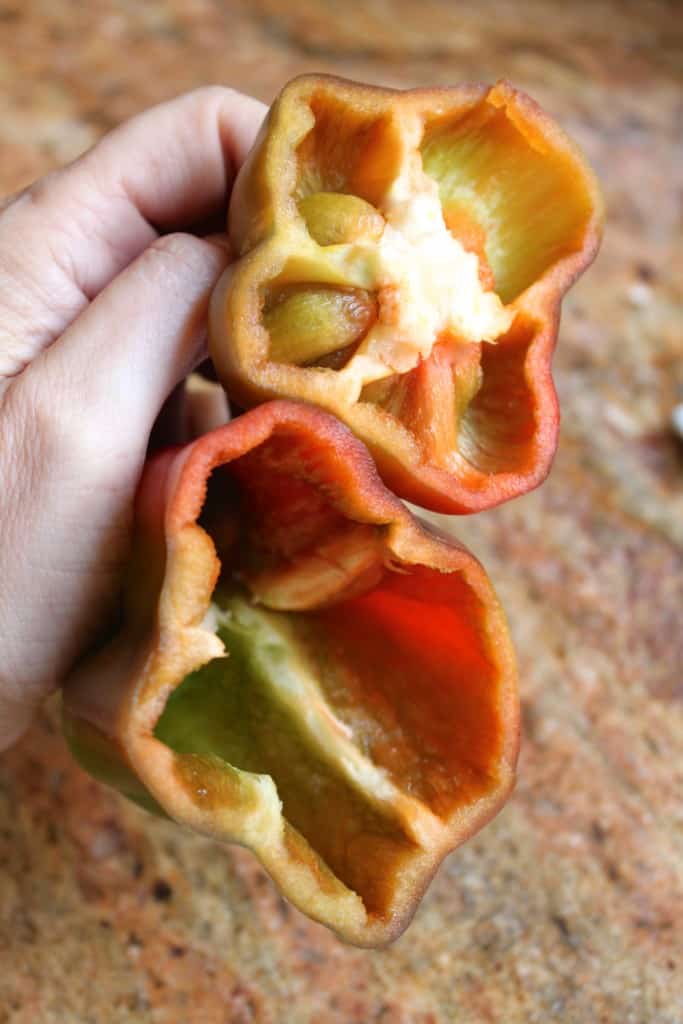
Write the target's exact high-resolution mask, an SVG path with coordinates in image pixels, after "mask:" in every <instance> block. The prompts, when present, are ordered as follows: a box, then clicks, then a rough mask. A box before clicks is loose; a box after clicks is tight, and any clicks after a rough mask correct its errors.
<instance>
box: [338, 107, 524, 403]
mask: <svg viewBox="0 0 683 1024" xmlns="http://www.w3.org/2000/svg"><path fill="white" fill-rule="evenodd" d="M412 134H413V136H414V137H411V138H409V139H407V140H406V142H407V144H406V149H405V154H404V159H403V164H402V167H401V170H400V173H399V174H398V175H397V176H396V178H395V180H394V182H393V184H392V185H391V188H390V189H389V190H388V192H387V193H386V195H385V196H384V198H383V200H382V202H381V203H380V204H379V209H380V212H381V213H382V215H383V217H384V219H385V221H386V226H385V228H384V231H383V233H382V236H381V237H380V239H379V241H377V242H369V241H362V240H361V241H358V242H356V243H351V244H349V245H340V246H335V247H334V249H336V250H337V253H336V258H335V257H334V256H333V260H334V262H335V263H337V262H339V263H342V262H343V265H344V266H345V267H346V268H347V269H348V268H350V267H352V266H354V265H355V266H356V267H357V266H358V264H359V263H360V264H362V263H365V265H366V268H367V270H366V273H367V277H368V281H367V284H366V285H365V286H366V287H368V286H370V287H372V288H373V289H375V290H376V291H377V294H378V299H379V317H378V320H377V322H376V323H375V324H374V325H373V326H372V327H371V328H370V330H369V331H368V333H367V334H366V335H365V337H364V339H363V341H362V342H361V344H360V345H359V347H358V349H357V350H356V352H355V354H354V356H353V358H352V359H351V360H350V361H349V362H348V364H347V365H346V366H345V367H344V369H343V370H341V371H340V372H339V377H340V378H341V379H342V380H343V381H344V382H345V385H346V386H345V387H344V388H343V391H344V394H345V396H346V397H347V398H348V400H349V401H357V400H358V398H359V396H360V392H361V390H362V389H363V387H364V386H365V385H366V384H369V383H371V382H372V381H376V380H382V379H383V378H386V377H389V376H391V375H393V374H396V373H399V374H404V373H408V372H409V371H410V370H412V369H414V368H415V367H416V366H417V365H418V364H419V363H420V361H421V360H423V359H426V358H427V357H428V356H429V355H430V353H431V351H432V349H433V347H434V345H435V344H436V342H437V341H438V340H439V338H441V337H443V336H444V335H450V336H452V337H454V338H456V339H457V341H458V342H460V343H462V342H465V343H468V342H472V343H479V342H482V341H486V342H492V341H495V339H496V338H498V337H499V336H500V335H502V334H504V333H505V332H506V331H507V330H508V329H509V327H510V325H511V323H512V320H513V318H514V314H513V312H512V311H511V310H509V309H506V308H505V306H504V305H503V303H502V302H501V300H500V299H499V297H498V296H497V295H496V293H495V292H493V291H486V290H485V289H484V288H483V286H482V284H481V281H480V279H479V259H478V257H477V254H476V253H474V252H468V251H467V250H466V249H465V248H464V247H463V245H462V244H461V243H460V242H459V241H458V240H457V239H456V238H454V237H453V236H452V235H451V233H450V232H449V230H448V228H447V227H446V223H445V221H444V217H443V211H442V208H441V202H440V199H439V192H438V186H437V183H436V182H435V181H434V180H433V179H432V178H430V177H429V176H428V175H427V174H425V172H424V171H423V169H422V159H421V156H420V152H419V149H418V145H419V135H420V128H419V126H417V125H416V126H415V131H414V133H412ZM328 252H329V250H328ZM330 255H331V253H330Z"/></svg>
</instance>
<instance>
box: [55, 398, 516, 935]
mask: <svg viewBox="0 0 683 1024" xmlns="http://www.w3.org/2000/svg"><path fill="white" fill-rule="evenodd" d="M63 714H64V727H65V734H66V736H67V738H68V740H69V743H70V745H71V748H72V750H73V752H74V754H75V755H76V756H77V758H78V759H79V760H80V761H81V762H82V764H83V765H84V766H85V767H86V768H87V769H88V770H89V771H90V772H91V773H92V774H94V775H95V776H96V777H98V778H100V779H101V780H103V781H104V782H106V783H108V784H110V785H113V786H115V787H116V788H117V789H119V790H120V791H121V792H123V793H124V794H125V795H127V796H128V797H130V798H131V799H133V800H135V801H137V802H138V803H139V804H141V805H142V806H144V807H146V808H147V809H149V810H156V811H158V812H160V813H163V814H166V815H168V816H169V817H170V818H173V819H175V820H176V821H178V822H181V823H182V824H185V825H189V826H190V827H192V828H194V829H196V830H197V831H199V832H201V833H205V834H206V835H210V836H213V837H216V838H217V839H219V840H224V841H231V842H236V843H241V844H243V845H245V846H247V847H250V848H251V849H252V850H253V851H254V853H255V854H256V855H257V856H258V858H259V859H260V861H261V862H262V864H263V865H264V866H265V867H266V869H267V870H268V871H269V872H270V874H271V875H272V876H273V878H274V879H275V881H276V882H277V883H278V884H279V886H280V887H281V889H282V891H283V892H284V894H285V895H286V896H287V897H288V898H289V899H290V900H291V901H292V902H293V903H294V904H296V905H297V906H298V907H300V908H301V909H302V910H303V911H304V912H305V913H307V914H309V915H310V916H311V917H313V918H316V919H317V920H319V921H322V922H323V923H324V924H326V925H328V926H329V927H330V928H332V929H334V930H335V931H336V932H338V934H339V935H340V936H342V937H343V938H344V939H346V940H347V941H349V942H353V943H356V944H358V945H364V946H375V945H378V944H381V943H384V942H387V941H389V940H391V939H393V938H395V937H396V936H397V935H398V934H399V933H400V932H401V931H402V929H403V928H404V927H405V926H406V924H407V923H408V921H409V920H410V918H411V916H412V914H413V913H414V911H415V908H416V905H417V903H418V901H419V899H420V896H421V895H422V893H423V891H424V889H425V887H426V886H427V884H428V882H429V880H430V878H431V876H432V875H433V873H434V871H435V870H436V868H437V866H438V864H439V863H440V861H441V859H442V858H443V857H444V856H445V855H446V854H447V853H448V852H449V851H450V850H452V849H454V847H456V846H458V844H459V843H461V842H462V841H463V840H465V839H466V838H468V837H469V836H471V835H472V834H473V833H474V832H475V831H476V830H477V829H479V828H481V827H482V826H483V825H484V824H485V823H486V822H487V821H488V820H489V819H490V818H491V817H492V815H494V814H495V813H496V811H497V810H498V809H499V808H500V806H501V805H502V803H503V802H504V800H505V799H506V797H507V795H508V794H509V792H510V789H511V787H512V784H513V778H514V769H515V762H516V756H517V747H518V700H517V689H516V673H515V666H514V656H513V652H512V648H511V644H510V639H509V636H508V632H507V627H506V623H505V619H504V616H503V613H502V611H501V609H500V607H499V605H498V602H497V600H496V597H495V595H494V593H493V590H492V588H491V585H490V583H489V581H488V579H487V577H486V574H485V573H484V570H483V569H482V568H481V566H480V565H479V563H478V562H477V561H476V559H475V558H474V557H473V556H472V555H470V554H469V553H468V552H467V551H466V550H464V549H463V548H462V547H460V546H459V545H458V544H456V543H455V542H454V541H452V540H450V539H445V538H442V537H440V536H438V535H436V534H434V533H432V532H430V531H429V530H428V529H427V528H426V527H424V526H422V525H420V524H419V523H418V522H417V520H415V519H414V518H413V517H412V516H411V514H410V513H409V512H408V511H407V509H406V508H405V506H404V505H403V504H402V503H401V502H400V501H399V500H398V499H397V498H395V497H394V496H393V495H392V494H390V493H389V492H388V491H387V490H386V488H385V487H384V486H383V484H382V482H381V481H380V479H379V477H378V476H377V473H376V471H375V468H374V466H373V463H372V460H371V458H370V456H369V455H368V453H367V451H366V449H365V448H364V447H363V445H362V444H361V443H360V442H359V441H358V440H357V439H356V438H355V437H354V436H353V435H352V434H351V433H350V432H349V431H348V430H347V428H346V427H344V426H343V425H342V424H341V423H339V422H338V421H337V420H335V419H334V418H333V417H331V416H329V415H327V414H326V413H324V412H322V411H321V410H319V409H315V408H313V407H311V406H306V405H302V404H295V403H289V402H272V403H268V404H265V405H262V406H260V407H259V408H258V409H255V410H252V411H251V412H248V413H245V414H244V415H243V416H240V417H239V418H238V419H236V420H234V421H233V422H231V423H229V424H228V425H226V426H224V427H222V428H220V429H218V430H215V431H213V432H212V433H210V434H206V435H205V436H203V437H202V438H200V439H199V440H197V441H195V442H194V443H192V444H190V445H188V446H186V447H185V448H182V449H174V450H171V451H166V452H163V453H161V454H159V455H157V456H155V457H153V458H152V460H151V461H150V462H149V463H148V465H147V467H146V470H145V472H144V475H143V478H142V482H141V485H140V488H139V492H138V496H137V500H136V522H135V533H134V546H133V551H132V555H131V562H130V572H129V577H128V581H127V586H126V592H125V600H124V604H123V609H122V614H121V621H120V624H119V626H118V627H117V629H116V630H115V631H114V633H113V635H112V636H111V637H110V639H109V640H108V641H107V642H106V643H105V644H104V645H103V646H102V647H101V648H100V649H99V650H98V651H96V652H95V653H93V654H91V655H90V656H89V657H88V658H87V660H85V661H84V662H83V663H82V664H81V665H80V666H79V667H78V668H77V669H76V670H75V672H74V673H73V675H72V677H71V678H70V679H69V680H68V681H67V684H66V687H65V690H64V698H63Z"/></svg>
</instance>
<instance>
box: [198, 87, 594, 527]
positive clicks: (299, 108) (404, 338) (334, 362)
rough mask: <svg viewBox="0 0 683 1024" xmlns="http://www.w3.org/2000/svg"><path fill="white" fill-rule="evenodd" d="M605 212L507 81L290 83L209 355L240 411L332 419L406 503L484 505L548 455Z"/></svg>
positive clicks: (582, 167) (276, 114)
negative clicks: (272, 408)
mask: <svg viewBox="0 0 683 1024" xmlns="http://www.w3.org/2000/svg"><path fill="white" fill-rule="evenodd" d="M601 223H602V203H601V199H600V195H599V191H598V187H597V184H596V182H595V179H594V177H593V175H592V173H591V171H590V169H589V168H588V167H587V165H586V163H585V161H584V159H583V157H582V156H581V154H580V153H579V152H578V150H577V149H576V147H575V146H574V145H573V144H572V143H571V142H570V141H569V140H568V139H567V137H566V136H565V135H564V134H563V132H562V131H561V130H560V129H559V128H558V127H557V125H555V124H554V123H553V122H552V121H551V120H550V119H549V118H548V117H547V116H546V115H545V114H544V113H543V112H542V111H541V110H540V109H539V107H538V106H537V105H536V104H535V103H534V102H533V101H532V100H531V99H530V98H529V97H528V96H526V95H524V94H523V93H521V92H518V91H517V90H515V89H513V88H512V87H511V86H510V85H509V84H507V83H505V82H501V83H499V84H498V85H496V86H494V87H493V88H487V87H485V86H480V85H465V86H460V87H456V88H449V89H447V88H443V89H421V90H415V91H408V92H397V91H394V90H390V89H382V88H375V87H373V86H367V85H359V84H356V83H353V82H347V81H343V80H341V79H336V78H330V77H327V76H320V75H312V76H304V77H302V78H298V79H295V80H294V81H293V82H291V83H290V84H289V85H288V86H286V87H285V89H284V90H283V92H282V93H281V95H280V97H279V98H278V99H277V100H276V102H275V103H274V105H273V106H272V108H271V110H270V113H269V115H268V117H267V119H266V121H265V123H264V126H263V128H262V130H261V133H260V136H259V138H258V139H257V141H256V143H255V146H254V148H253V150H252V152H251V154H250V156H249V158H248V159H247V161H246V163H245V164H244V166H243V167H242V169H241V171H240V173H239V175H238V177H237V181H236V183H235V187H234V190H233V193H232V199H231V204H230V215H229V232H230V239H231V243H232V246H233V248H234V250H235V252H236V254H237V255H238V256H239V257H240V258H239V260H238V261H237V263H236V264H233V266H231V267H230V268H229V269H228V270H227V271H226V272H225V274H224V276H223V278H222V279H221V281H220V282H219V285H218V287H217V289H216V291H215V293H214V296H213V300H212V304H211V318H210V319H211V330H210V335H211V354H212V358H213V361H214V364H215V366H216V368H217V371H218V373H219V376H220V377H221V379H222V381H223V383H224V385H225V387H226V388H227V390H228V392H229V393H230V395H231V396H233V397H234V398H236V399H237V401H238V402H240V403H241V404H242V405H244V406H247V407H248V406H251V405H254V404H256V403H258V402H260V401H263V400H266V399H271V398H277V397H284V398H292V399H298V400H303V401H307V402H311V403H314V404H316V405H319V406H322V407H323V408H325V409H327V410H329V411H330V412H332V413H334V414H335V415H336V416H338V417H339V418H340V419H341V420H343V421H344V422H345V423H346V424H347V425H348V426H349V427H351V429H352V430H353V431H354V433H355V434H356V435H357V436H358V437H360V438H361V439H362V440H363V441H364V442H365V444H366V445H367V446H368V448H369V449H370V451H371V453H372V455H373V457H374V459H375V461H376V463H377V466H378V468H379V471H380V474H381V475H382V477H383V479H384V481H385V483H387V485H388V486H389V487H390V488H391V489H392V490H393V491H395V492H396V494H398V495H399V496H400V497H402V498H406V499H408V500H410V501H413V502H415V503H416V504H418V505H422V506H424V507H426V508H429V509H432V510H435V511H440V512H446V513H464V512H473V511H477V510H479V509H484V508H488V507H490V506H493V505H496V504H498V503H500V502H502V501H505V500H507V499H509V498H512V497H514V496H515V495H518V494H522V493H524V492H526V491H528V490H530V489H531V488H533V487H535V486H536V485H537V484H539V483H540V482H541V481H542V480H543V479H544V477H545V476H546V474H547V472H548V470H549V468H550V464H551V461H552V458H553V455H554V452H555V449H556V445H557V433H558V418H559V417H558V408H557V400H556V395H555V390H554V387H553V382H552V377H551V358H552V352H553V348H554V345H555V341H556V337H557V331H558V324H559V309H560V301H561V298H562V296H563V295H564V293H565V292H566V290H567V288H568V287H569V286H570V284H571V283H572V282H573V281H574V279H575V278H576V277H577V276H578V275H579V274H580V273H581V272H582V271H583V270H584V269H585V268H586V266H587V265H588V264H589V263H590V261H591V260H592V259H593V257H594V255H595V253H596V251H597V248H598V244H599V238H600V231H601Z"/></svg>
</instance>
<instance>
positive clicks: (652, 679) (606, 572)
mask: <svg viewBox="0 0 683 1024" xmlns="http://www.w3.org/2000/svg"><path fill="white" fill-rule="evenodd" d="M680 13H681V8H680V4H679V3H678V2H677V0H671V2H670V3H666V2H663V0H662V2H656V0H650V2H647V3H645V2H638V0H621V2H619V0H613V2H608V0H595V2H588V0H575V2H574V3H572V4H562V5H560V4H557V3H553V2H552V0H547V2H542V0H519V2H515V3H513V2H493V0H478V2H476V3H457V4H455V3H450V2H448V0H421V2H420V3H413V2H411V0H403V2H399V0H394V2H391V0H365V2H363V3H351V2H348V0H347V2H345V3H340V2H339V0H289V2H287V3H285V2H282V0H242V2H239V0H235V2H232V3H230V2H220V0H149V2H145V3H139V4H136V3H133V2H114V0H92V2H91V3H87V4H84V3H80V2H76V0H73V2H65V0H49V2H48V0H31V2H26V0H15V2H7V0H0V153H1V154H2V155H1V157H0V192H9V191H12V190H14V189H17V188H19V187H21V186H22V185H24V184H26V183H27V182H28V181H29V180H31V178H33V177H35V176H37V175H39V174H42V173H44V172H45V171H46V170H48V169H49V168H51V167H53V166H55V165H57V164H59V163H62V162H64V161H66V160H69V159H71V158H73V157H74V156H76V155H77V154H78V153H79V152H81V151H82V150H83V148H84V147H86V146H88V145H89V144H91V143H92V142H94V141H95V140H96V139H97V138H98V136H99V135H100V134H101V133H102V132H103V131H105V130H106V129H107V128H108V127H110V126H111V125H113V124H115V123H117V122H118V121H119V120H121V119H122V118H125V117H127V116H128V115H130V114H132V113H133V112H135V111H136V110H139V109H141V108H143V107H145V106H147V105H149V104H151V103H153V102H155V101H158V100H160V99H162V98H164V97H167V96H170V95H173V94H175V93H178V92H181V91H183V90H185V89H188V88H191V87H193V86H196V85H199V84H201V83H203V82H207V81H219V82H224V83H228V84H231V85H234V86H236V87H238V88H240V89H243V90H245V91H248V92H252V93H254V94H256V95H258V96H259V97H261V98H262V99H264V100H269V99H270V98H272V96H273V95H274V93H275V92H276V91H277V89H278V88H279V86H280V85H281V84H282V83H283V82H284V81H285V80H287V79H288V78H290V77H291V76H293V75H294V74H296V73H299V72H301V71H304V70H323V71H332V72H336V73H339V74H343V75H346V76H349V77H355V78H359V79H365V80H369V81H373V82H378V83H386V84H391V85H406V86H407V85H418V84H428V83H447V82H452V81H457V80H461V79H467V78H469V79H472V78H474V79H484V80H488V81H492V80H495V79H496V78H498V77H501V76H506V77H508V78H510V79H511V80H512V81H513V82H514V83H515V84H518V85H520V86H521V87H523V88H525V89H527V90H528V91H530V92H531V93H532V95H534V96H535V97H536V98H537V99H538V100H539V101H540V102H541V103H542V105H544V106H545V107H546V108H547V109H548V111H550V112H551V113H552V114H553V115H554V116H556V117H557V118H558V119H559V120H560V121H561V123H562V124H563V125H564V126H565V128H566V129H567V130H568V131H569V132H571V133H572V134H573V135H574V136H575V137H576V138H577V139H578V140H579V142H580V143H581V144H582V145H583V147H584V148H585V150H586V152H587V154H588V156H589V158H590V160H591V162H592V163H593V165H594V167H595V168H596V169H597V171H598V174H599V176H600V178H601V180H602V182H603V185H604V188H605V192H606V196H607V201H608V213H609V222H608V230H607V235H606V239H605V243H604V246H603V249H602V253H601V255H600V257H599V258H598V261H597V263H596V264H595V266H594V268H593V270H592V271H591V272H590V273H589V275H588V276H587V277H586V278H585V279H584V280H583V281H582V282H581V283H580V284H579V286H578V287H577V288H576V289H575V291H574V292H573V293H572V295H571V297H570V300H569V301H568V302H567V304H566V307H565V315H564V318H563V325H562V331H561V344H560V347H559V350H558V354H557V358H556V361H555V366H556V377H557V383H558V387H559V392H560V397H561V401H562V407H563V429H562V442H561V446H560V450H559V453H558V457H557V461H556V463H555V468H554V470H553V472H552V474H551V476H550V478H549V480H548V482H547V483H546V484H545V485H544V486H543V487H542V488H541V489H540V490H539V491H537V492H535V493H534V494H532V495H529V496H527V497H525V498H522V499H520V500H518V501H516V502H514V503H512V504H510V505H508V506H506V507H504V508H501V509H498V510H495V511H492V512H489V513H485V514H482V515H480V516H477V517H474V518H471V519H468V520H467V521H463V520H458V521H457V522H456V523H455V530H456V532H457V534H458V535H459V536H460V537H461V538H462V539H463V540H464V541H465V542H466V543H468V544H469V545H470V546H471V547H472V548H473V549H474V550H475V552H476V553H477V554H478V555H479V556H480V557H481V558H482V559H483V561H484V562H485V564H486V565H487V567H488V569H489V572H490V573H491V575H492V576H493V578H494V580H495V581H496V583H497V586H498V589H499V592H500V595H501V597H502V599H503V602H504V604H505V606H506V608H507V611H508V615H509V618H510V621H511V626H512V630H513V634H514V636H515V639H516V643H517V646H518V651H519V660H520V668H521V688H522V698H523V707H524V725H525V731H524V741H523V748H522V755H521V760H520V772H519V784H518V787H517V790H516V793H515V795H514V796H513V798H512V799H511V801H510V803H509V804H508V806H507V808H506V809H505V811H504V812H503V813H502V814H501V815H500V816H499V817H498V818H497V819H496V821H495V822H494V823H493V824H492V825H490V826H489V827H488V828H487V829H486V830H485V831H484V832H483V833H481V834H480V835H479V836H478V837H477V838H475V839H474V840H473V841H471V842H470V843H468V844H467V845H466V846H464V847H463V848H462V849H461V850H460V851H459V852H458V853H456V854H455V855H453V856H452V857H450V858H449V859H448V860H447V861H446V863H445V864H444V866H443V868H442V869H441V871H440V872H439V874H438V875H437V877H436V879H435V880H434V883H433V885H432V887H431V889H430V891H429V893H428V895H427V897H426V899H425V900H424V903H423V905H422V907H421V909H420V910H419V912H418V914H417V917H416V919H415V921H414V923H413V925H412V926H411V928H410V929H409V930H408V931H407V933H406V934H405V935H404V936H403V937H402V938H401V939H400V940H399V941H398V942H397V943H396V944H395V945H394V946H393V947H391V948H390V949H387V950H382V951H378V952H367V951H359V950H355V949H350V948H347V947H344V946H343V945H341V944H340V943H339V942H338V941H337V940H336V939H335V938H334V937H333V936H332V935H330V934H329V933H328V932H326V931H325V930H324V929H322V928H321V927H319V926H317V925H315V924H312V923H310V922H309V921H307V920H306V919H305V918H303V917H302V916H301V915H300V914H299V913H297V912H296V911H294V910H293V909H291V908H290V907H289V906H287V905H286V904H285V903H284V902H283V901H282V900H281V899H280V898H279V896H278V895H277V893H276V892H275V890H274V888H273V886H272V885H271V883H270V882H269V881H268V879H267V878H266V876H265V875H264V874H263V872H262V871H261V870H260V868H259V867H258V866H257V865H256V863H255V862H254V860H253V858H252V857H251V856H250V855H249V854H248V853H246V852H244V851H241V850H226V849H223V848H219V847H218V846H215V845H212V844H211V843H210V842H208V841H205V840H203V839H201V838H197V837H195V836H193V835H190V834H188V833H185V832H183V831H181V830H180V829H177V828H176V827H174V826H172V825H170V824H166V823H163V822H158V821H155V820H152V819H151V818H149V817H147V816H145V815H144V814H143V812H141V811H138V810H136V809H135V808H133V807H131V806H129V805H127V804H126V803H125V802H124V801H123V800H121V799H119V798H118V797H117V796H116V795H114V794H112V793H109V792H107V791H105V790H103V789H102V788H100V787H99V786H98V785H97V784H96V783H95V782H92V781H90V780H89V779H88V778H86V777H85V776H84V775H83V774H82V773H81V772H80V771H79V770H78V769H77V768H76V767H75V766H74V765H73V763H72V762H71V760H70V758H69V755H68V754H67V753H66V751H65V749H64V744H63V742H62V740H61V738H60V736H59V733H58V731H57V728H56V726H55V724H54V723H55V717H54V714H53V711H52V710H48V711H47V712H46V713H45V714H44V716H43V717H42V718H41V720H40V721H39V722H38V723H37V724H36V725H35V727H34V728H33V730H32V732H31V733H30V735H28V736H27V737H26V738H25V739H24V741H22V743H21V744H19V745H18V746H17V747H16V748H15V749H14V750H12V751H11V752H9V753H8V754H6V755H4V756H2V757H1V758H0V1022H2V1024H133V1022H135V1024H189V1022H195V1021H196V1022H200V1024H246V1022H252V1021H257V1022H264V1024H265V1022H273V1024H280V1022H287V1024H290V1022H291V1024H304V1022H306V1024H308V1022H310V1024H328V1022H329V1024H336V1022H358V1024H360V1022H362V1024H367V1022H378V1024H409V1022H410V1024H437V1022H438V1024H441V1022H456V1024H480V1022H495V1024H534V1022H538V1024H550V1022H562V1024H579V1022H580V1024H584V1022H585V1024H593V1022H596V1024H681V1022H682V1021H683V974H682V969H683V968H682V964H681V951H682V949H683V667H682V666H683V629H682V628H681V618H682V611H681V609H682V608H683V448H681V446H680V445H679V442H677V440H676V438H675V435H674V434H673V432H672V431H671V428H670V417H671V411H672V409H673V407H674V405H675V403H676V402H677V401H680V400H681V399H682V398H683V323H682V316H681V297H682V292H683V283H682V282H683V246H682V245H681V239H682V238H683V225H682V223H681V205H680V204H681V197H682V196H683V145H682V141H681V140H683V100H682V99H681V97H682V95H683V92H682V86H683V38H682V32H683V19H681V18H680Z"/></svg>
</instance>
